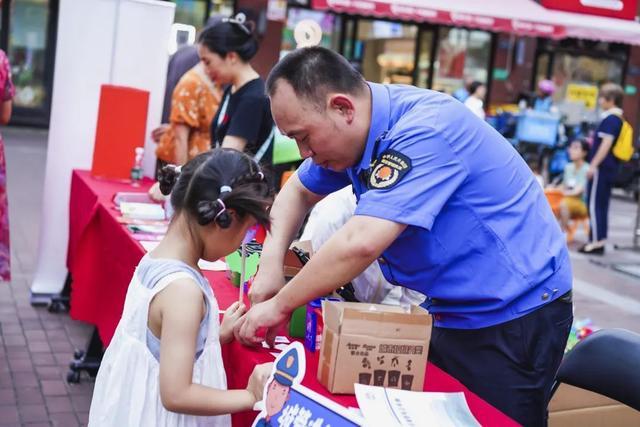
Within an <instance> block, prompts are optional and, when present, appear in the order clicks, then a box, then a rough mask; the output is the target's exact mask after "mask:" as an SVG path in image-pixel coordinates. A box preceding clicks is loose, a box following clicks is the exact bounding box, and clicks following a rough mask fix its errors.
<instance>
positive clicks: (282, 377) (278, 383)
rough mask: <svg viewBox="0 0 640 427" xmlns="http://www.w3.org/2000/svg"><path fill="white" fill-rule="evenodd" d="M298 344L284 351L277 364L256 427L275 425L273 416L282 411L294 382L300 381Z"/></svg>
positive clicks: (271, 426)
mask: <svg viewBox="0 0 640 427" xmlns="http://www.w3.org/2000/svg"><path fill="white" fill-rule="evenodd" d="M298 352H299V349H298V348H297V346H291V347H289V348H288V349H287V351H286V352H285V353H283V354H282V355H281V356H280V358H279V359H278V361H277V362H276V364H275V372H274V373H273V378H272V379H271V381H270V382H268V384H267V386H266V390H265V393H264V394H265V398H264V409H263V411H262V412H261V413H260V415H259V417H258V419H257V420H256V422H254V426H255V427H273V426H275V425H276V420H275V418H273V417H274V416H275V415H276V414H277V413H279V412H280V411H282V408H284V406H285V404H286V403H287V400H288V399H289V391H290V389H291V387H292V386H293V384H294V382H295V383H297V382H298V381H299V378H298V374H299V373H300V369H299V368H300V366H299V365H300V361H299V355H298Z"/></svg>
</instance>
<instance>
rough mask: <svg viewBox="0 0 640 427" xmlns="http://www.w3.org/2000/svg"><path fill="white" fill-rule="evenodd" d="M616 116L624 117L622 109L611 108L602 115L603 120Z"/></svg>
mask: <svg viewBox="0 0 640 427" xmlns="http://www.w3.org/2000/svg"><path fill="white" fill-rule="evenodd" d="M612 114H615V115H616V116H622V109H620V108H618V107H613V108H609V109H608V110H607V111H605V112H604V113H602V118H603V119H604V118H605V117H609V116H610V115H612Z"/></svg>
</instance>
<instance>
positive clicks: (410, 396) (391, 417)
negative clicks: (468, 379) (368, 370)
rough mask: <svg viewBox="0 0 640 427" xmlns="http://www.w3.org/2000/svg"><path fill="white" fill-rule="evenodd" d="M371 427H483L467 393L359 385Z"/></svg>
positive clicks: (360, 401) (362, 402)
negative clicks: (428, 391) (470, 405)
mask: <svg viewBox="0 0 640 427" xmlns="http://www.w3.org/2000/svg"><path fill="white" fill-rule="evenodd" d="M355 390H356V398H357V399H358V406H359V407H360V410H361V411H362V415H363V416H364V418H365V420H366V421H365V424H364V425H365V426H367V427H403V426H411V427H428V426H438V427H460V426H469V427H476V426H477V427H479V426H480V424H478V422H477V421H476V419H475V418H474V417H473V415H472V414H471V411H470V410H469V406H468V405H467V401H466V399H465V397H464V393H462V392H460V393H426V392H415V391H407V390H398V389H393V388H384V387H375V386H369V385H363V384H356V385H355Z"/></svg>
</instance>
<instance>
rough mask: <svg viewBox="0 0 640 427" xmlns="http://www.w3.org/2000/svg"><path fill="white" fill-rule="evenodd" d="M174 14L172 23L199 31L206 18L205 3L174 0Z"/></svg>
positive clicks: (193, 0) (196, 0) (201, 0)
mask: <svg viewBox="0 0 640 427" xmlns="http://www.w3.org/2000/svg"><path fill="white" fill-rule="evenodd" d="M173 2H174V3H175V4H176V14H175V18H174V20H173V22H175V23H178V24H183V25H190V26H193V27H195V28H196V29H200V28H201V27H202V25H203V24H204V22H205V19H206V16H207V2H206V1H203V0H200V1H198V0H174V1H173Z"/></svg>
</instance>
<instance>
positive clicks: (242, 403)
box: [89, 148, 271, 427]
mask: <svg viewBox="0 0 640 427" xmlns="http://www.w3.org/2000/svg"><path fill="white" fill-rule="evenodd" d="M160 183H161V190H162V191H163V193H164V194H169V193H171V203H172V205H173V207H174V209H175V214H174V216H173V218H172V220H171V224H170V225H169V229H168V231H167V234H166V236H165V237H164V238H163V240H162V241H161V242H160V244H159V245H158V247H157V248H156V249H154V250H153V251H152V252H150V253H149V254H147V255H145V256H144V257H143V258H142V260H141V261H140V263H139V265H138V267H137V269H136V271H135V273H134V275H133V278H132V280H131V284H130V285H129V290H128V292H127V297H126V301H125V306H124V311H123V314H122V318H121V320H120V323H119V324H118V327H117V329H116V332H115V334H114V337H113V339H112V340H111V343H110V345H109V347H108V348H107V350H106V352H105V354H104V358H103V359H102V363H101V366H100V370H99V372H98V376H97V378H96V384H95V389H94V393H93V400H92V402H91V410H90V413H89V426H100V427H104V426H116V427H125V426H201V425H207V426H230V425H231V417H230V416H229V415H228V414H231V413H235V412H241V411H248V410H251V409H252V408H253V405H254V403H255V402H256V401H258V400H260V399H262V391H263V387H264V384H265V381H266V379H267V378H268V376H269V374H270V371H271V364H264V365H259V366H257V367H256V368H255V369H254V371H253V373H252V375H251V377H250V378H249V382H248V385H247V388H246V389H245V390H227V389H226V388H227V381H226V375H225V370H224V366H223V362H222V355H221V351H220V348H221V344H224V343H226V342H229V341H231V340H232V339H233V323H234V322H235V321H236V320H237V319H238V318H239V317H240V316H241V315H242V314H243V312H244V311H245V308H244V306H239V305H238V303H235V304H233V305H232V306H231V307H229V308H228V309H227V310H226V312H225V315H224V319H223V321H222V324H220V322H219V310H218V304H217V302H216V299H215V296H214V295H213V292H212V289H211V286H210V285H209V283H208V282H207V280H206V279H205V278H204V276H203V275H202V272H201V271H200V270H199V269H198V261H199V260H200V259H201V258H202V259H205V260H208V261H215V260H217V259H219V258H221V257H223V256H225V255H228V254H229V253H231V252H233V251H234V250H236V249H237V248H238V247H239V246H240V244H241V242H242V239H243V237H244V236H245V234H246V232H247V230H248V229H249V228H250V227H252V226H253V225H255V224H256V222H257V223H260V224H263V225H265V226H268V225H269V213H268V207H269V205H270V203H271V194H270V191H269V187H268V185H267V182H266V181H265V179H264V175H263V174H262V172H261V171H260V168H259V166H258V165H257V164H256V163H255V162H254V161H253V160H252V159H251V158H250V157H248V156H247V155H245V154H243V153H241V152H239V151H236V150H233V149H222V148H220V149H215V150H212V151H208V152H205V153H202V154H199V155H198V156H196V157H195V158H194V159H193V160H191V161H190V162H188V163H187V164H186V165H185V166H183V167H182V171H181V173H179V172H178V171H177V168H175V167H173V166H167V167H165V169H164V170H163V173H162V176H161V179H160ZM174 185H175V188H173V187H174ZM172 189H173V191H172ZM239 363H242V362H239Z"/></svg>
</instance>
